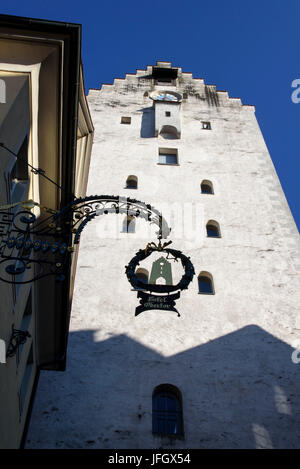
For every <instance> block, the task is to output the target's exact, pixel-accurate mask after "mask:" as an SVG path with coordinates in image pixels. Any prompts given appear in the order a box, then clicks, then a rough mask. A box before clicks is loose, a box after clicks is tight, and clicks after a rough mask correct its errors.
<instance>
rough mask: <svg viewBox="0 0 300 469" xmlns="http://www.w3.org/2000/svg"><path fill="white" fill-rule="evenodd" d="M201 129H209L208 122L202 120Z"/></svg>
mask: <svg viewBox="0 0 300 469" xmlns="http://www.w3.org/2000/svg"><path fill="white" fill-rule="evenodd" d="M202 129H205V130H211V125H210V122H202Z"/></svg>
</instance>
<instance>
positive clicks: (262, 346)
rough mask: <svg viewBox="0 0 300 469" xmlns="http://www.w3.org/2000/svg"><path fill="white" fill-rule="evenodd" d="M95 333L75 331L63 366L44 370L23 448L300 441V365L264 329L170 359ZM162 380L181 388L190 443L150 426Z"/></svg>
mask: <svg viewBox="0 0 300 469" xmlns="http://www.w3.org/2000/svg"><path fill="white" fill-rule="evenodd" d="M95 332H96V331H93V330H85V331H78V332H72V333H71V334H70V342H69V363H68V368H67V371H66V372H65V373H55V372H54V373H53V372H45V373H43V380H42V381H41V383H40V386H39V391H38V396H37V399H36V404H35V409H34V412H33V418H32V422H31V427H30V431H29V435H28V439H29V442H28V443H27V447H29V448H38V447H52V448H55V447H62V448H64V447H73V448H76V447H79V448H80V447H95V448H116V447H118V448H147V447H150V448H155V447H157V448H159V447H161V446H164V445H165V446H168V445H169V444H170V445H171V446H172V447H178V448H184V447H188V448H298V447H299V446H300V428H299V423H300V393H299V391H300V378H299V366H300V365H295V364H294V363H293V362H292V360H291V354H292V352H293V349H292V348H291V347H290V346H289V345H288V344H286V343H284V342H282V341H281V340H279V339H277V338H276V337H274V336H272V335H271V334H269V333H268V332H266V331H265V330H263V329H261V328H260V327H257V326H255V325H249V326H246V327H244V328H242V329H240V330H237V331H235V332H232V333H230V334H227V335H225V336H223V337H219V338H217V339H215V340H212V341H210V342H208V343H205V344H202V345H199V346H197V347H194V348H191V349H188V350H186V351H184V352H181V353H178V354H174V355H172V356H169V357H163V356H161V355H160V354H159V353H157V352H155V351H154V350H152V349H150V348H148V347H145V346H144V345H142V344H141V343H139V342H137V341H135V340H133V339H131V338H129V337H128V336H126V335H118V336H112V337H110V338H108V339H107V340H104V341H101V342H95V341H94V333H95ZM166 336H167V331H166ZM164 382H168V383H170V384H174V385H175V386H177V387H179V388H180V390H181V392H182V395H183V412H184V425H185V441H180V442H178V444H177V446H176V443H174V442H173V443H172V444H171V442H166V441H157V439H155V438H154V437H153V436H152V433H151V395H152V390H153V388H154V387H155V386H156V385H159V384H161V383H164ZM53 406H54V407H55V408H56V409H57V410H55V411H51V408H53ZM45 412H46V413H45ZM139 415H141V416H142V417H139ZM57 418H58V419H59V420H58V421H56V420H55V419H57ZM160 440H161V439H160ZM91 441H92V443H88V442H91ZM174 445H175V446H174Z"/></svg>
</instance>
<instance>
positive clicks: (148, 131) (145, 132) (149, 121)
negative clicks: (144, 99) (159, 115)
mask: <svg viewBox="0 0 300 469" xmlns="http://www.w3.org/2000/svg"><path fill="white" fill-rule="evenodd" d="M139 112H142V113H143V114H142V125H141V133H140V136H141V138H153V137H154V136H155V112H154V107H153V106H151V107H145V108H143V109H140V110H139Z"/></svg>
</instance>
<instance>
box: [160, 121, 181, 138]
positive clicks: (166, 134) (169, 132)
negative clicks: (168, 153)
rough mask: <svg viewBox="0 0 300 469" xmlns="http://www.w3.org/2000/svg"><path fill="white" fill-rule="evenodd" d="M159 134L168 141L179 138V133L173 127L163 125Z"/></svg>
mask: <svg viewBox="0 0 300 469" xmlns="http://www.w3.org/2000/svg"><path fill="white" fill-rule="evenodd" d="M159 133H160V135H161V136H162V137H163V138H165V139H167V140H173V139H176V138H179V134H178V131H177V129H176V127H174V126H173V125H163V127H162V128H161V131H160V132H159Z"/></svg>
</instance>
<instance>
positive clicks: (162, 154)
mask: <svg viewBox="0 0 300 469" xmlns="http://www.w3.org/2000/svg"><path fill="white" fill-rule="evenodd" d="M158 163H159V164H170V165H173V164H174V165H177V164H178V154H177V149H176V148H160V149H159V155H158Z"/></svg>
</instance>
